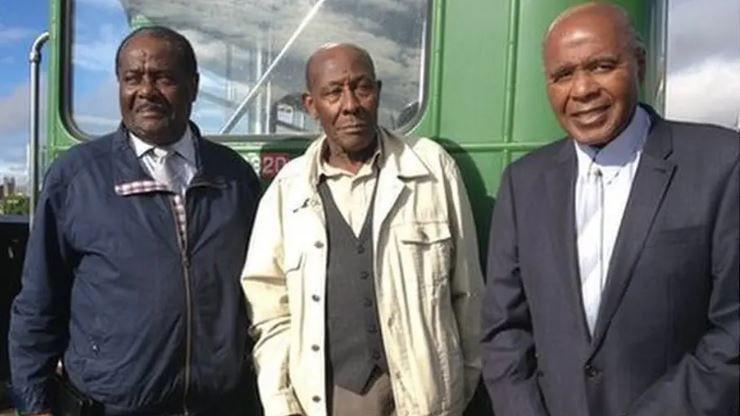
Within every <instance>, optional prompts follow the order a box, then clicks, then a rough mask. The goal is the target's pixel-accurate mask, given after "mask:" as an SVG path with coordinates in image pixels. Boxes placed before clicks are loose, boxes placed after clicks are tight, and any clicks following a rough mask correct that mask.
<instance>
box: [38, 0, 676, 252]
mask: <svg viewBox="0 0 740 416" xmlns="http://www.w3.org/2000/svg"><path fill="white" fill-rule="evenodd" d="M578 3H582V2H581V1H572V0H571V1H568V0H548V1H543V0H509V1H491V0H433V1H432V4H431V8H430V11H431V14H430V25H429V28H430V30H431V33H430V35H429V37H428V39H429V42H428V43H427V47H428V51H427V56H428V61H427V67H426V77H427V81H426V105H425V106H424V108H423V114H422V116H421V118H420V121H419V123H418V124H417V126H416V127H415V128H414V130H413V131H412V133H413V134H416V135H422V136H428V137H432V138H434V139H436V140H438V141H439V142H441V143H443V144H444V145H445V147H446V148H447V149H448V150H449V151H450V152H451V153H452V154H453V155H454V157H455V158H456V160H457V161H458V162H459V166H460V169H461V171H462V173H463V177H464V179H465V183H466V186H467V189H468V192H469V194H470V199H471V202H472V205H473V208H474V212H475V219H476V223H477V225H478V230H479V237H480V239H481V242H482V243H483V244H482V245H485V242H486V240H487V238H488V237H487V232H488V231H487V230H488V224H489V217H490V213H491V209H492V207H493V197H494V196H495V193H496V191H497V188H498V185H499V180H500V177H501V173H502V172H503V169H504V168H505V166H506V165H507V164H508V163H510V162H511V160H513V159H516V158H517V157H520V156H521V155H523V154H525V153H526V152H528V151H530V150H532V149H535V148H537V147H539V146H541V145H542V144H544V143H547V142H550V141H552V140H555V139H557V138H559V137H562V135H563V133H562V131H561V130H560V128H559V126H558V125H557V122H556V120H555V118H554V116H553V115H552V112H551V111H550V108H549V104H548V101H547V97H546V94H545V79H544V76H543V71H542V61H541V41H542V37H543V35H544V33H545V31H546V30H547V27H548V25H549V24H550V22H551V21H552V19H554V18H555V16H557V15H558V14H559V13H560V12H561V11H562V10H564V9H566V8H567V7H569V6H571V5H574V4H578ZM614 3H617V4H620V5H622V6H623V7H625V8H626V10H627V11H628V12H629V13H630V15H631V16H632V17H633V19H634V21H635V24H636V26H637V27H638V29H639V30H640V31H641V32H642V33H643V34H645V35H646V36H647V34H648V33H653V32H654V30H651V31H649V30H648V29H649V28H648V26H649V25H650V22H653V24H655V23H654V22H656V21H661V20H660V19H655V18H654V17H651V11H652V10H654V9H655V8H657V6H655V5H656V4H659V3H660V4H662V3H663V2H661V1H656V2H652V1H651V2H644V1H641V0H622V1H614ZM50 6H51V14H50V16H51V21H50V34H51V40H50V53H48V55H47V56H48V59H49V73H48V84H47V85H49V86H51V88H49V89H48V91H49V92H48V106H47V109H48V110H47V111H48V117H47V120H48V121H49V123H48V128H47V133H48V138H49V142H48V145H47V148H46V157H45V159H44V160H45V162H46V166H48V163H49V162H50V161H51V160H53V159H54V158H55V157H57V156H58V154H59V153H60V152H61V151H63V150H64V149H66V148H68V147H69V146H70V145H72V144H74V143H76V142H77V141H78V140H77V139H75V137H74V133H73V132H74V131H75V129H74V127H73V126H70V125H69V123H68V118H67V117H66V116H65V114H64V111H65V110H64V109H65V108H66V107H67V103H66V101H65V100H68V99H69V98H68V97H66V95H67V94H68V93H67V91H65V86H66V83H65V82H63V80H64V79H65V77H66V76H67V74H68V71H69V68H67V67H65V65H68V63H67V60H66V59H63V58H64V57H65V54H67V53H68V48H69V44H70V41H71V40H70V38H69V36H68V35H67V34H66V33H65V31H66V30H67V28H66V26H67V25H65V19H66V18H69V16H68V14H69V9H70V6H69V1H68V0H51V1H50ZM653 29H654V28H653ZM648 40H649V39H648ZM649 43H650V42H648V44H649ZM648 75H649V78H650V75H651V74H650V73H649V74H648ZM653 78H656V77H652V78H651V79H653ZM389 87H390V88H392V86H386V88H389ZM648 87H649V88H648V89H649V90H650V91H653V86H648ZM648 95H649V94H648ZM110 99H111V100H116V99H117V97H111V98H110ZM239 139H240V138H237V141H235V142H234V141H230V142H229V144H230V145H231V146H232V147H234V148H235V149H237V150H238V151H239V152H240V153H242V154H244V155H245V157H246V158H247V159H255V158H258V157H259V153H260V152H264V151H280V152H287V153H291V154H298V153H300V152H301V151H302V149H303V148H304V147H305V145H306V140H292V141H291V140H288V141H266V140H260V139H259V138H241V140H239Z"/></svg>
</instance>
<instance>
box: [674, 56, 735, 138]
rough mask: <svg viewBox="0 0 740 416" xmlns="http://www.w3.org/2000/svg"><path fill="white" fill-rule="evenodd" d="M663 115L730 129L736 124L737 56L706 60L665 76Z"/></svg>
mask: <svg viewBox="0 0 740 416" xmlns="http://www.w3.org/2000/svg"><path fill="white" fill-rule="evenodd" d="M666 93H667V94H666V103H667V107H666V114H667V116H668V117H669V118H672V119H678V120H690V121H701V122H707V123H713V124H720V125H723V126H727V127H730V128H735V127H737V123H738V122H740V57H738V58H736V59H734V60H723V59H719V58H714V59H710V60H707V61H704V62H702V63H700V64H697V65H694V66H691V67H688V68H686V69H684V70H682V71H679V72H675V73H672V74H670V75H669V77H668V85H667V89H666Z"/></svg>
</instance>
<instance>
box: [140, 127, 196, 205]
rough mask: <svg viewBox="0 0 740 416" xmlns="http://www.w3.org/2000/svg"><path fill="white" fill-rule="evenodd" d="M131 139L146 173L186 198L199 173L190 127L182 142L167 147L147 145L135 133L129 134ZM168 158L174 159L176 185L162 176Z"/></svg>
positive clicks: (172, 163) (172, 165) (172, 161)
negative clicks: (161, 166) (188, 188)
mask: <svg viewBox="0 0 740 416" xmlns="http://www.w3.org/2000/svg"><path fill="white" fill-rule="evenodd" d="M129 137H130V140H131V146H132V147H133V148H134V152H135V153H136V157H137V158H139V163H141V166H142V167H143V168H144V171H146V173H148V174H149V175H150V176H151V177H152V179H154V180H155V181H157V182H160V183H163V184H165V185H168V186H170V187H171V188H172V190H173V191H174V192H177V193H178V194H180V195H182V196H184V195H185V191H186V190H187V187H188V185H189V184H190V181H191V180H192V179H193V177H194V176H195V173H196V172H197V162H196V155H195V144H194V143H193V133H192V132H191V131H190V127H189V126H188V127H187V128H186V129H185V133H183V135H182V137H181V138H180V140H178V141H176V142H175V143H172V144H169V145H167V146H155V145H153V144H150V143H147V142H145V141H144V140H142V139H140V138H139V137H136V135H134V134H133V133H129ZM168 156H169V157H171V158H172V160H171V161H170V163H171V165H170V166H171V167H172V168H173V170H174V172H173V176H174V177H176V178H177V180H176V181H174V182H175V183H170V182H171V181H170V180H168V179H167V178H165V177H163V175H162V174H161V172H162V169H161V168H160V165H161V164H162V163H164V159H165V158H167V157H168Z"/></svg>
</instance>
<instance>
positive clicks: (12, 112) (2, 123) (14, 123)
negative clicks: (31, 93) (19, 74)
mask: <svg viewBox="0 0 740 416" xmlns="http://www.w3.org/2000/svg"><path fill="white" fill-rule="evenodd" d="M28 105H29V101H28V84H27V83H23V84H21V85H17V86H16V87H15V88H14V89H13V90H12V91H11V92H10V94H8V95H6V96H4V97H0V137H6V136H10V135H14V134H18V133H20V132H22V131H24V130H25V129H27V128H28Z"/></svg>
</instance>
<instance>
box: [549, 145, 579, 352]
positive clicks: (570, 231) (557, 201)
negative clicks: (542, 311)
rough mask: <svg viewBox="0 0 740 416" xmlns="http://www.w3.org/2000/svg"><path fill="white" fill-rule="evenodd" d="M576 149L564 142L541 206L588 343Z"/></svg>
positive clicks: (559, 269)
mask: <svg viewBox="0 0 740 416" xmlns="http://www.w3.org/2000/svg"><path fill="white" fill-rule="evenodd" d="M577 169H578V166H577V163H576V155H575V149H574V148H573V143H572V141H571V140H570V139H568V140H564V141H563V143H562V148H561V150H560V152H559V153H558V157H557V159H556V163H555V164H554V165H553V167H552V168H551V169H549V170H547V171H546V172H545V181H544V183H545V184H546V195H547V201H546V203H545V204H542V207H543V215H544V216H545V217H546V220H545V221H544V224H549V229H550V233H549V239H550V244H551V247H552V253H553V256H552V258H553V259H554V264H556V265H557V267H558V269H557V273H554V275H555V276H560V277H562V278H564V279H565V280H566V281H565V282H564V283H565V284H566V285H567V286H566V287H567V288H568V293H570V295H571V296H570V299H569V302H568V303H569V304H570V305H571V306H572V308H573V311H572V312H573V316H576V317H578V326H579V331H578V332H579V333H581V334H583V340H582V341H583V342H584V343H585V344H588V343H589V336H588V326H587V324H586V317H585V314H584V312H583V301H582V299H581V281H580V275H579V272H578V253H577V249H576V225H575V182H576V180H575V179H576V171H577Z"/></svg>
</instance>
